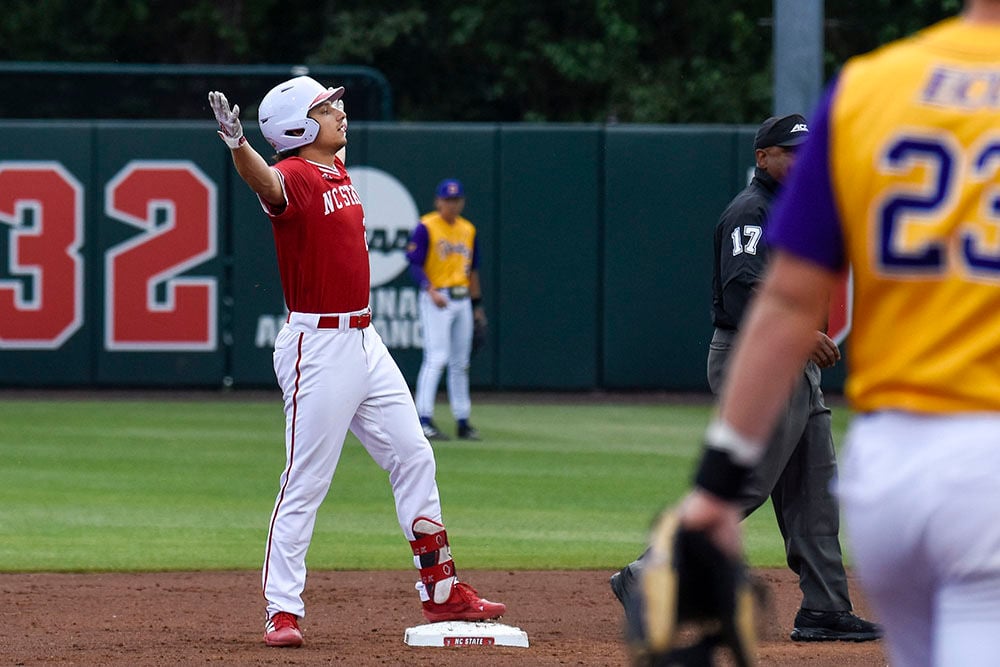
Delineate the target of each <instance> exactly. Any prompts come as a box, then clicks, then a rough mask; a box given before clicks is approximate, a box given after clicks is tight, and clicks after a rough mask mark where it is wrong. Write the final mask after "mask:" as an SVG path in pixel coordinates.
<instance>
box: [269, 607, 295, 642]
mask: <svg viewBox="0 0 1000 667" xmlns="http://www.w3.org/2000/svg"><path fill="white" fill-rule="evenodd" d="M264 643H265V644H267V645H268V646H285V647H296V646H302V631H301V630H299V619H298V618H296V617H295V614H289V613H288V612H287V611H279V612H278V613H277V614H275V615H274V616H272V617H271V618H269V619H267V623H265V624H264Z"/></svg>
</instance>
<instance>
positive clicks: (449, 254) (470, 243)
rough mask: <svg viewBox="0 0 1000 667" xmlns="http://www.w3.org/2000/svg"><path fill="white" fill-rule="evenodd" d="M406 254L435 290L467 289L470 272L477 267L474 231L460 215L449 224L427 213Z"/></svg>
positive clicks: (473, 227)
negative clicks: (449, 288)
mask: <svg viewBox="0 0 1000 667" xmlns="http://www.w3.org/2000/svg"><path fill="white" fill-rule="evenodd" d="M406 254H407V258H409V260H410V262H411V264H412V265H416V266H419V267H421V268H422V269H423V272H424V275H425V276H426V280H427V281H428V282H429V283H430V285H431V286H432V287H434V288H435V289H439V288H442V287H468V286H469V273H470V271H471V270H472V269H474V268H476V266H477V264H478V253H477V252H476V228H475V226H474V225H473V224H472V223H471V222H469V221H468V220H466V219H465V218H463V217H462V216H458V217H457V218H456V219H455V222H454V223H448V222H447V221H446V220H445V219H444V218H442V217H441V215H440V214H439V213H437V212H436V211H435V212H432V213H427V214H426V215H424V216H422V217H421V218H420V224H419V225H417V227H416V229H414V231H413V234H412V235H411V237H410V243H409V245H408V246H407V252H406Z"/></svg>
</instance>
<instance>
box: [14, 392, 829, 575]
mask: <svg viewBox="0 0 1000 667" xmlns="http://www.w3.org/2000/svg"><path fill="white" fill-rule="evenodd" d="M708 414H709V407H708V406H707V405H666V404H620V402H615V403H613V404H612V403H608V404H583V405H581V404H550V403H547V402H545V403H542V402H539V401H533V400H530V398H529V399H528V400H526V402H525V403H517V404H513V403H510V402H509V401H507V400H504V401H496V402H489V401H479V402H477V404H476V406H475V412H474V417H475V420H474V421H475V423H476V426H477V427H478V428H479V429H480V430H481V431H482V433H483V436H484V441H483V442H481V443H468V442H458V441H451V442H445V443H436V444H435V450H436V452H437V461H438V484H439V487H440V489H441V495H442V504H443V507H444V517H445V521H446V522H447V526H448V532H449V535H450V537H451V542H452V547H453V550H454V552H455V556H456V560H457V562H458V563H459V566H460V567H463V568H486V569H591V568H598V569H600V568H604V569H611V568H617V567H619V566H620V565H622V564H623V563H625V562H627V561H628V560H630V559H631V558H632V557H634V556H635V555H637V554H638V553H639V552H640V551H641V549H642V547H643V542H644V539H645V533H646V528H647V527H648V524H649V521H650V519H651V518H652V516H653V515H654V513H655V512H656V511H657V510H659V509H660V508H661V507H662V506H663V505H664V504H665V503H668V502H672V501H674V500H676V499H677V498H679V497H680V495H681V494H682V493H683V492H684V490H685V489H686V487H687V483H688V480H689V478H690V475H691V470H692V466H693V462H694V457H695V455H696V453H697V451H698V443H699V439H700V436H701V433H702V431H703V430H704V427H705V424H706V423H707V419H708ZM834 414H835V424H836V430H835V437H836V439H837V442H838V443H839V442H840V439H841V434H842V432H843V428H844V424H845V421H846V410H835V411H834ZM438 416H439V417H438V421H439V424H440V425H441V426H442V427H447V428H448V430H449V431H450V430H451V420H450V419H449V418H448V413H447V408H446V407H444V406H439V407H438ZM283 432H284V418H283V416H282V412H281V406H280V402H279V401H278V399H277V398H275V399H274V400H247V399H243V400H240V399H239V398H234V399H232V400H228V399H226V400H215V399H211V400H204V401H174V400H169V401H146V400H110V399H109V400H51V401H50V400H37V401H26V400H3V401H0V461H2V463H0V571H6V572H13V571H106V570H115V571H128V570H191V569H199V570H200V569H256V568H257V567H259V565H260V562H261V558H262V555H263V543H264V538H265V535H266V528H267V521H268V518H269V515H270V511H271V507H272V504H273V502H274V495H275V493H276V491H277V483H278V475H279V474H280V472H281V468H282V466H283V464H284V445H283ZM745 526H746V535H747V548H748V554H749V557H750V560H751V562H752V563H753V564H754V565H760V566H780V565H782V564H783V562H784V557H783V550H782V545H781V539H780V536H779V535H778V532H777V529H776V527H775V522H774V516H773V513H772V511H771V509H770V507H769V506H765V507H763V508H761V510H759V511H758V512H757V513H755V514H754V515H753V516H751V517H750V518H749V519H748V520H747V522H746V524H745ZM308 562H309V567H310V568H311V569H380V568H382V569H399V568H406V567H410V566H411V565H412V560H411V557H410V556H409V552H408V548H407V545H406V543H405V542H404V540H403V537H402V534H401V532H400V529H399V526H398V524H397V522H396V515H395V511H394V507H393V504H392V496H391V493H390V489H389V484H388V481H387V479H386V475H385V473H383V472H382V470H380V469H379V468H378V467H377V466H376V465H375V464H374V462H373V461H372V460H371V459H370V458H369V457H368V455H367V454H366V453H365V451H364V450H363V449H362V448H361V446H360V444H358V442H357V441H356V440H355V439H354V438H353V436H350V437H349V438H348V444H347V446H346V447H345V450H344V455H343V457H342V459H341V462H340V466H339V468H338V470H337V475H336V478H335V479H334V482H333V486H332V489H331V492H330V495H329V496H328V497H327V499H326V502H325V503H324V505H323V507H322V509H321V510H320V515H319V519H318V521H317V525H316V533H315V536H314V539H313V543H312V548H311V549H310V552H309V561H308Z"/></svg>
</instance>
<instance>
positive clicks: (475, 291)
mask: <svg viewBox="0 0 1000 667" xmlns="http://www.w3.org/2000/svg"><path fill="white" fill-rule="evenodd" d="M434 208H435V210H434V211H433V212H431V213H427V214H426V215H424V216H422V217H421V218H420V223H419V224H418V225H417V226H416V227H415V228H414V230H413V232H412V234H411V235H410V242H409V244H408V246H407V248H406V257H407V259H408V260H409V261H410V275H411V276H412V277H413V280H414V282H416V283H417V285H418V286H419V287H420V324H421V326H422V327H423V343H424V359H423V363H422V364H421V366H420V373H419V374H418V375H417V388H416V396H415V402H416V405H417V413H418V414H419V415H420V422H421V424H423V428H424V435H426V436H427V438H428V439H430V440H447V439H448V436H446V435H445V434H444V433H442V432H441V430H440V429H438V427H437V425H436V424H435V423H434V399H435V397H436V396H437V388H438V384H439V383H440V382H441V374H442V373H443V372H444V369H445V366H447V368H448V379H447V386H448V402H449V404H450V407H451V413H452V416H454V418H455V421H456V423H457V434H458V437H459V438H460V439H463V440H479V431H478V430H476V428H475V427H474V426H473V425H472V424H471V423H470V422H469V414H470V412H471V411H472V400H471V398H470V396H469V358H470V356H471V353H472V332H473V320H474V319H478V320H483V321H484V320H485V318H486V315H485V312H484V311H483V308H482V305H481V303H480V302H481V300H482V293H481V291H480V286H479V246H478V243H477V240H476V228H475V226H474V225H473V224H472V223H471V222H469V221H468V220H466V219H465V218H463V217H462V210H463V209H464V208H465V188H464V187H463V186H462V183H461V182H460V181H457V180H455V179H446V180H444V181H441V183H439V184H438V186H437V188H436V189H435V197H434Z"/></svg>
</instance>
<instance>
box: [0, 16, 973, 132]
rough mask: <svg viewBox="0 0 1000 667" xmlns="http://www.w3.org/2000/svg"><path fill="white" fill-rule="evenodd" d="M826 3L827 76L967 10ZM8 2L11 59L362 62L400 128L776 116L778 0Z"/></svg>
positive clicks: (4, 56) (4, 44) (3, 28)
mask: <svg viewBox="0 0 1000 667" xmlns="http://www.w3.org/2000/svg"><path fill="white" fill-rule="evenodd" d="M800 1H803V2H806V1H811V0H800ZM824 4H825V22H824V46H825V53H824V62H825V75H826V76H827V77H830V76H833V75H834V74H835V73H836V71H837V69H838V68H839V67H840V66H841V65H842V64H843V62H844V61H845V60H846V59H847V58H848V57H850V56H852V55H856V54H858V53H862V52H865V51H868V50H871V49H873V48H875V47H877V46H879V45H880V44H882V43H884V42H886V41H889V40H891V39H895V38H897V37H900V36H903V35H907V34H910V33H912V32H914V31H915V30H917V29H919V28H921V27H923V26H926V25H929V24H930V23H933V22H934V21H936V20H939V19H941V18H943V17H945V16H949V15H952V14H955V13H956V12H957V11H958V10H959V9H960V6H961V0H826V2H825V3H824ZM3 5H4V10H3V13H0V60H6V61H18V60H20V61H68V62H105V63H108V62H111V63H115V62H117V63H164V64H227V65H236V64H297V63H302V64H313V65H316V64H323V65H365V66H369V67H373V68H375V69H377V70H379V71H381V72H382V73H383V74H384V75H385V77H386V78H387V80H388V81H389V83H390V85H391V87H392V90H393V96H394V100H395V117H396V118H397V119H398V120H403V121H420V120H426V121H501V122H517V121H558V122H575V121H583V122H629V123H755V122H757V121H759V119H760V118H762V117H763V116H766V115H767V114H768V112H769V111H770V109H771V107H772V83H773V79H772V67H771V65H772V44H773V39H772V30H773V12H774V6H773V0H715V1H713V2H697V1H695V0H678V1H674V0H559V1H556V0H465V1H463V2H451V1H448V0H438V1H435V2H431V1H429V0H365V1H362V2H354V3H345V2H337V1H334V0H90V1H89V2H82V3H81V2H78V1H76V0H5V2H4V3H3ZM5 94H8V95H9V94H12V91H9V90H8V91H5Z"/></svg>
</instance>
